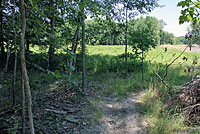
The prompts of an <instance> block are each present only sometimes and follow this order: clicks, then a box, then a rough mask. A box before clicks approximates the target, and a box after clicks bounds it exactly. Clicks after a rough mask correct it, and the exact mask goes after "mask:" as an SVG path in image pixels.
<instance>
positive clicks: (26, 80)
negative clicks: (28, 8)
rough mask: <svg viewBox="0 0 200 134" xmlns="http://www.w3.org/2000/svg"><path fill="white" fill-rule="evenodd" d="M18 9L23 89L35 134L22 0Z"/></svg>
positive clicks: (32, 133)
mask: <svg viewBox="0 0 200 134" xmlns="http://www.w3.org/2000/svg"><path fill="white" fill-rule="evenodd" d="M20 9H21V10H20V11H21V21H22V32H21V33H20V58H21V68H22V77H23V79H24V84H25V89H26V91H27V101H28V118H29V125H30V133H31V134H35V131H34V124H33V115H32V106H31V105H32V100H31V91H30V85H29V77H28V74H27V70H26V62H25V57H24V53H25V52H24V37H25V30H26V18H25V7H24V0H20Z"/></svg>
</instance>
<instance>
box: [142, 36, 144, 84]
mask: <svg viewBox="0 0 200 134" xmlns="http://www.w3.org/2000/svg"><path fill="white" fill-rule="evenodd" d="M141 44H142V81H144V48H143V41H142V40H141Z"/></svg>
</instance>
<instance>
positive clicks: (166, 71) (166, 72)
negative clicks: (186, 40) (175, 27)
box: [163, 45, 189, 80]
mask: <svg viewBox="0 0 200 134" xmlns="http://www.w3.org/2000/svg"><path fill="white" fill-rule="evenodd" d="M188 47H189V45H187V46H186V47H185V49H184V50H183V51H182V52H181V53H180V54H179V55H178V56H177V57H176V58H175V59H174V60H173V61H172V62H171V63H169V64H168V65H167V66H166V69H165V74H164V76H163V80H164V79H165V78H166V77H167V74H168V68H169V67H170V66H171V65H172V64H173V63H174V62H175V61H176V60H177V59H178V58H180V57H181V55H182V54H183V53H184V52H185V50H186V49H187V48H188Z"/></svg>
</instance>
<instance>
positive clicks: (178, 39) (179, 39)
mask: <svg viewBox="0 0 200 134" xmlns="http://www.w3.org/2000/svg"><path fill="white" fill-rule="evenodd" d="M175 44H176V45H179V44H188V40H187V39H185V37H184V36H180V37H176V38H175Z"/></svg>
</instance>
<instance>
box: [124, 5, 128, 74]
mask: <svg viewBox="0 0 200 134" xmlns="http://www.w3.org/2000/svg"><path fill="white" fill-rule="evenodd" d="M127 8H128V4H127V7H126V30H125V45H126V47H125V55H126V57H125V59H126V77H128V55H127V49H128V40H127V32H128V9H127Z"/></svg>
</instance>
